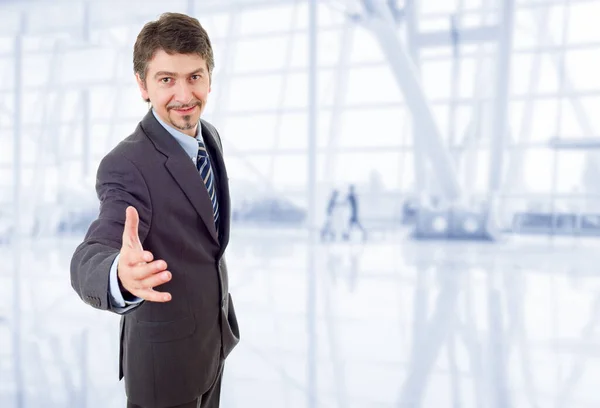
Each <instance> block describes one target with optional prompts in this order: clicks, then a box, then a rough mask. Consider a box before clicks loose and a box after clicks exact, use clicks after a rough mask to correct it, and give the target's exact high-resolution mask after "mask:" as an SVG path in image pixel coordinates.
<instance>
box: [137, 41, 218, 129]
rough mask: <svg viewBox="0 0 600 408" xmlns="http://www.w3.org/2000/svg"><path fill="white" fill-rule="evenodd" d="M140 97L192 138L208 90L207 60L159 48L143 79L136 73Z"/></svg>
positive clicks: (170, 123)
mask: <svg viewBox="0 0 600 408" xmlns="http://www.w3.org/2000/svg"><path fill="white" fill-rule="evenodd" d="M136 80H137V83H138V86H139V88H140V92H141V94H142V98H143V99H145V100H150V103H151V104H152V107H153V108H154V110H155V111H156V113H157V114H158V116H159V117H160V118H161V119H162V120H163V121H164V122H165V123H167V124H169V125H171V126H173V127H174V128H176V129H179V130H181V131H182V132H183V133H185V134H187V135H189V136H192V137H195V136H196V128H197V126H198V121H199V120H200V116H201V114H202V112H203V111H204V107H205V106H206V101H207V99H208V94H209V93H210V90H211V88H210V76H209V71H208V67H207V64H206V61H205V60H204V58H202V57H201V56H200V55H198V54H177V53H175V54H168V53H167V52H165V51H164V50H162V49H159V50H157V51H156V53H155V54H154V56H153V58H152V59H151V60H150V62H149V63H148V68H147V71H146V76H145V80H142V78H141V77H140V75H139V74H136Z"/></svg>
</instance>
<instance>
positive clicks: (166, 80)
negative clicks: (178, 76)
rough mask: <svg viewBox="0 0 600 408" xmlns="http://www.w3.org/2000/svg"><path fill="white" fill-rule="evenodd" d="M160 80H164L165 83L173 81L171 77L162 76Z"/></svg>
mask: <svg viewBox="0 0 600 408" xmlns="http://www.w3.org/2000/svg"><path fill="white" fill-rule="evenodd" d="M160 82H162V83H163V84H168V83H169V82H171V78H169V77H165V78H161V79H160Z"/></svg>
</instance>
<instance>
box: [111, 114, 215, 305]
mask: <svg viewBox="0 0 600 408" xmlns="http://www.w3.org/2000/svg"><path fill="white" fill-rule="evenodd" d="M152 113H153V114H154V117H155V118H156V120H158V123H160V124H161V125H162V126H163V127H164V128H165V129H166V130H167V132H169V134H170V135H171V136H173V137H174V138H175V140H177V142H178V143H179V144H180V145H181V147H182V148H183V150H185V153H186V154H187V155H188V156H189V157H190V159H191V160H192V161H193V162H194V165H195V164H196V160H197V159H198V141H199V140H201V141H202V142H204V140H203V139H202V129H201V126H200V123H198V129H197V131H196V138H195V139H194V138H191V137H190V136H189V135H186V134H185V133H183V132H181V131H179V130H177V129H175V128H174V127H172V126H169V125H167V124H166V123H165V122H163V121H162V120H161V119H160V118H159V117H158V115H157V114H156V112H155V111H154V109H152ZM118 264H119V255H117V257H116V258H115V260H114V261H113V263H112V266H111V268H110V279H109V282H108V290H109V293H110V296H109V298H110V301H111V304H112V306H113V309H114V311H115V312H116V313H125V312H126V311H128V310H130V309H133V308H135V307H137V306H139V305H140V304H141V303H142V302H143V301H144V300H143V299H141V298H136V299H134V300H132V301H128V300H125V299H124V298H123V294H122V293H121V291H120V290H119V281H118V277H117V265H118Z"/></svg>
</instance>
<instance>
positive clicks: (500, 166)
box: [488, 0, 515, 205]
mask: <svg viewBox="0 0 600 408" xmlns="http://www.w3.org/2000/svg"><path fill="white" fill-rule="evenodd" d="M499 3H500V4H501V9H502V13H501V20H500V21H501V24H500V27H501V32H500V37H499V41H498V53H497V55H498V64H497V65H496V93H495V98H494V102H495V106H494V115H493V119H492V120H493V127H492V140H491V152H490V172H489V186H488V187H489V190H488V192H489V196H490V205H492V203H493V202H494V201H495V199H496V197H497V194H498V193H499V190H500V186H501V182H502V175H503V171H504V160H503V159H504V155H505V149H506V141H507V139H508V131H509V128H508V92H509V84H510V81H509V80H510V61H511V51H512V43H513V27H514V14H515V11H514V0H502V1H499Z"/></svg>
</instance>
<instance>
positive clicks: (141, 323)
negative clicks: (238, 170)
mask: <svg viewBox="0 0 600 408" xmlns="http://www.w3.org/2000/svg"><path fill="white" fill-rule="evenodd" d="M201 126H202V136H203V138H204V142H205V144H206V146H207V150H208V152H209V154H210V157H211V161H212V166H213V169H214V173H215V177H216V182H217V184H216V185H217V187H218V188H217V196H218V200H219V207H220V216H219V232H218V233H217V229H216V227H215V223H214V218H213V214H212V205H211V202H210V198H209V196H208V193H207V190H206V187H205V186H204V184H203V182H202V179H201V177H200V175H199V173H198V171H197V169H196V167H195V165H194V163H193V162H192V161H191V160H190V158H189V157H188V156H187V155H186V154H185V152H184V150H183V148H182V147H181V146H180V145H179V144H178V143H177V141H176V140H175V139H174V138H173V137H172V136H171V135H170V134H169V133H168V132H167V131H166V129H165V128H163V127H162V126H161V124H160V123H159V122H158V121H157V120H156V118H155V117H154V115H153V114H152V112H151V111H149V112H148V114H147V115H146V116H145V117H144V119H143V120H142V121H141V122H140V123H139V125H138V126H137V128H136V129H135V131H134V133H133V134H132V135H131V136H129V137H127V138H126V139H125V140H123V141H122V142H121V143H119V144H118V145H117V146H116V147H115V148H114V149H113V150H112V151H111V152H110V153H108V154H107V155H106V157H104V159H103V160H102V162H101V163H100V166H99V168H98V175H97V184H96V190H97V193H98V197H99V199H100V214H99V216H98V219H97V220H95V221H94V222H93V223H92V224H91V226H90V228H89V230H88V232H87V234H86V236H85V239H84V241H83V243H81V244H80V245H79V246H78V247H77V249H76V251H75V253H74V255H73V259H72V261H71V284H72V286H73V288H74V289H75V291H76V292H77V294H78V295H79V296H80V297H81V299H83V301H84V302H86V303H88V304H90V305H91V306H93V307H95V308H98V309H104V310H112V306H111V303H110V301H109V292H108V283H109V270H110V267H111V264H112V262H113V260H114V259H115V257H116V256H117V254H118V253H119V250H120V248H121V241H122V235H123V228H124V223H125V209H126V208H127V206H129V205H131V206H134V207H135V208H136V209H137V211H138V213H139V217H140V223H139V235H140V241H141V242H142V246H143V247H144V249H145V250H148V251H151V252H152V253H153V254H154V259H163V260H165V261H166V262H167V265H168V270H169V271H170V272H171V273H172V274H173V278H172V279H171V281H169V282H167V283H165V284H163V285H160V286H158V287H157V288H156V290H158V291H164V292H169V293H171V295H172V300H171V301H170V302H166V303H155V302H148V301H145V302H143V303H142V304H141V305H140V306H138V307H137V308H135V309H133V310H131V311H129V312H127V313H126V314H125V315H123V316H122V317H121V340H120V341H121V353H120V354H121V355H120V366H119V379H121V378H123V376H124V377H125V389H126V393H127V397H128V399H129V401H131V402H132V403H134V404H137V405H140V406H143V407H147V408H163V407H169V406H174V405H178V404H183V403H187V402H189V401H192V400H194V399H195V398H198V397H199V396H201V395H202V394H203V393H205V392H206V391H207V390H208V389H209V388H210V387H211V386H212V385H213V383H214V382H215V381H216V379H217V374H218V370H219V367H220V365H221V364H222V362H223V360H224V359H225V357H227V355H228V354H229V353H230V352H231V350H232V349H233V348H234V347H235V345H236V344H237V343H238V341H239V329H238V324H237V319H236V315H235V311H234V308H233V303H232V300H231V295H230V294H229V285H228V277H227V266H226V264H225V258H224V257H223V253H224V251H225V248H226V247H227V243H228V241H229V224H230V201H229V187H228V178H227V172H226V170H225V164H224V162H223V155H222V146H221V141H220V138H219V135H218V133H217V131H216V129H215V128H214V127H213V126H212V125H211V124H209V123H207V122H206V121H204V120H201Z"/></svg>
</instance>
